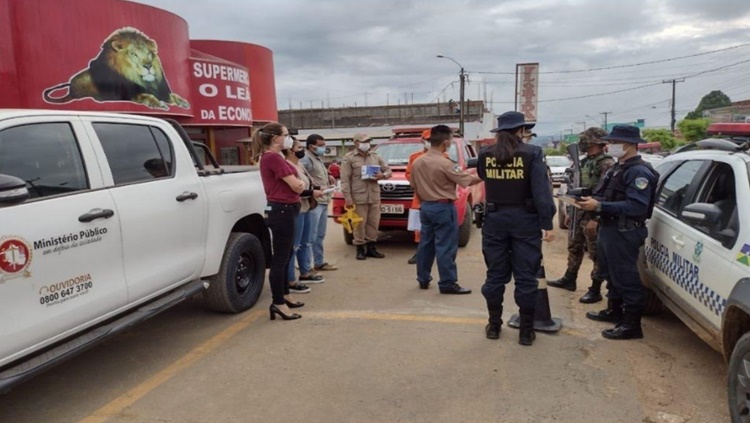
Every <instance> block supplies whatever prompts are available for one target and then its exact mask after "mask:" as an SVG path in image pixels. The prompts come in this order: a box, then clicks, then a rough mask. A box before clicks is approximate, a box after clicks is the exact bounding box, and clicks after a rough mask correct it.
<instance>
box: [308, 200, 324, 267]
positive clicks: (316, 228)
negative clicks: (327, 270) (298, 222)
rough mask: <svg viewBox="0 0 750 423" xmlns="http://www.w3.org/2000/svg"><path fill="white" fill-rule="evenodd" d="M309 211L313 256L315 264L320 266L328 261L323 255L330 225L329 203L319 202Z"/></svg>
mask: <svg viewBox="0 0 750 423" xmlns="http://www.w3.org/2000/svg"><path fill="white" fill-rule="evenodd" d="M308 213H309V214H310V215H311V218H310V222H311V223H310V239H311V242H312V253H313V258H314V262H315V266H316V267H319V266H322V265H323V263H325V262H326V261H325V258H324V257H323V254H324V251H323V240H324V239H325V237H326V229H327V226H328V204H318V207H315V208H314V209H312V210H310V211H309V212H308Z"/></svg>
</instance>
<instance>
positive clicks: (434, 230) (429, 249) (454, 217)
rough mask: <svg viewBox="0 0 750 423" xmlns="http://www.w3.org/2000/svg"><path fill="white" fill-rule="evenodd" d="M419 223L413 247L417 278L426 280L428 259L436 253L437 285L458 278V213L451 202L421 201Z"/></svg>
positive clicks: (430, 262) (445, 283)
mask: <svg viewBox="0 0 750 423" xmlns="http://www.w3.org/2000/svg"><path fill="white" fill-rule="evenodd" d="M419 220H420V223H421V224H422V230H421V239H420V240H419V247H418V248H417V281H419V282H420V283H426V282H430V281H431V280H432V276H431V275H430V273H431V272H432V263H433V262H434V261H435V258H436V257H437V264H438V274H439V275H440V280H439V281H438V287H445V288H447V287H449V286H451V285H452V284H454V283H456V282H457V281H458V270H457V269H456V254H457V253H458V213H457V212H456V206H455V205H454V204H453V203H452V202H451V203H436V202H432V201H425V202H423V203H422V206H421V208H420V210H419Z"/></svg>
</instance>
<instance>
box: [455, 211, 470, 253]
mask: <svg viewBox="0 0 750 423" xmlns="http://www.w3.org/2000/svg"><path fill="white" fill-rule="evenodd" d="M464 207H466V211H464V220H463V222H461V226H459V227H458V246H459V247H466V246H467V245H468V244H469V239H471V207H470V206H469V204H468V203H467V204H466V206H464Z"/></svg>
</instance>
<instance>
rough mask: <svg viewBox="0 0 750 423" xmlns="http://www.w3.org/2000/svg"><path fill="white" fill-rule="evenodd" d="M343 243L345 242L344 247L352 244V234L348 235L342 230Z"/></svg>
mask: <svg viewBox="0 0 750 423" xmlns="http://www.w3.org/2000/svg"><path fill="white" fill-rule="evenodd" d="M344 242H346V245H352V244H353V243H354V234H350V233H349V231H347V230H346V229H344Z"/></svg>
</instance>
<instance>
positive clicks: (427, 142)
mask: <svg viewBox="0 0 750 423" xmlns="http://www.w3.org/2000/svg"><path fill="white" fill-rule="evenodd" d="M430 147H432V143H430V142H429V141H425V142H424V148H427V149H429V148H430Z"/></svg>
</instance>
